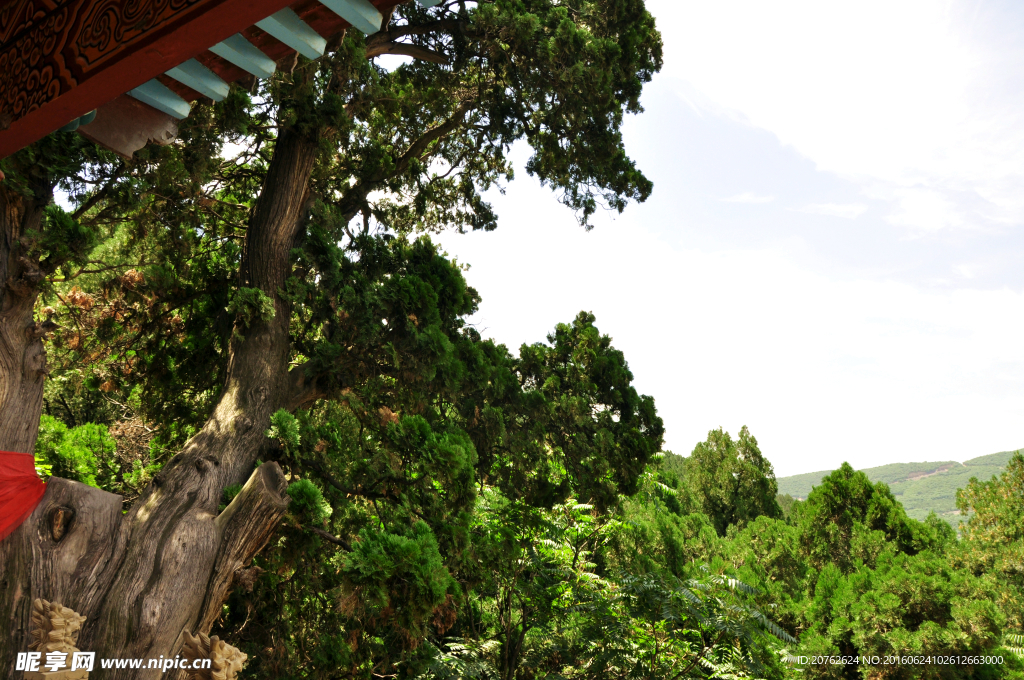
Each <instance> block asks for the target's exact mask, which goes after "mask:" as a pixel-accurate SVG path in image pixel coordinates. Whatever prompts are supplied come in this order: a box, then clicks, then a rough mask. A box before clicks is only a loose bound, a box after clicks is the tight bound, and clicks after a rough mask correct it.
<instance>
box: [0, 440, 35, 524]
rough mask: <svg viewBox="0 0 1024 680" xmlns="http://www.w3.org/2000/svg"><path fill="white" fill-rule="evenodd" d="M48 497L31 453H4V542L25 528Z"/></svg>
mask: <svg viewBox="0 0 1024 680" xmlns="http://www.w3.org/2000/svg"><path fill="white" fill-rule="evenodd" d="M44 493H46V482H44V481H43V480H41V479H40V478H39V475H38V474H36V458H35V456H33V455H32V454H31V453H14V452H11V451H0V541H2V540H4V539H5V538H7V536H8V535H9V534H10V533H11V532H12V531H14V530H15V529H17V528H18V527H19V526H21V523H22V522H24V521H25V520H26V519H28V516H29V515H31V514H32V511H33V510H35V509H36V506H37V505H39V501H41V500H42V499H43V494H44Z"/></svg>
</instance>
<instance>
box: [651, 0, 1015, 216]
mask: <svg viewBox="0 0 1024 680" xmlns="http://www.w3.org/2000/svg"><path fill="white" fill-rule="evenodd" d="M1014 5H1015V3H1004V4H1001V5H1000V4H994V3H987V4H984V3H980V2H977V1H976V0H948V1H946V2H934V0H904V1H902V2H898V3H894V2H891V1H889V0H865V1H864V2H858V3H822V2H818V1H817V0H789V1H783V2H773V3H764V2H760V1H759V0H725V1H723V2H715V3H709V2H701V1H699V0H651V1H650V2H649V7H650V8H651V10H652V11H653V12H654V14H655V16H656V18H657V19H658V22H659V26H660V27H661V28H662V30H663V31H665V32H666V37H667V39H666V66H665V72H666V73H667V74H668V75H670V76H674V77H677V78H681V79H683V80H685V81H688V83H690V84H692V86H693V88H694V89H695V90H696V91H698V92H700V93H701V94H702V95H703V96H704V97H706V98H707V99H710V100H711V101H713V102H715V103H716V105H717V106H719V107H722V108H725V109H728V110H732V111H734V112H736V116H735V117H737V118H741V119H745V120H747V121H749V122H750V124H752V125H754V126H757V127H760V128H764V129H767V130H770V131H771V132H773V133H775V134H776V135H777V136H778V137H779V139H780V140H781V141H782V142H783V143H784V144H787V145H791V146H793V147H794V148H795V149H796V150H797V151H799V152H800V153H801V154H803V155H805V156H806V157H808V158H810V159H811V160H813V161H814V162H815V163H816V165H817V166H818V168H819V169H821V170H827V171H831V172H835V173H839V174H841V175H843V176H847V177H852V178H860V179H861V180H863V181H864V182H865V184H870V183H882V184H885V185H887V186H888V187H889V188H890V190H891V195H890V197H889V199H888V200H890V201H891V202H892V204H893V219H892V222H893V224H896V225H900V226H904V227H907V228H909V229H910V230H911V231H919V232H930V231H935V230H937V229H959V228H978V226H979V224H982V225H983V224H988V225H990V226H993V227H1005V226H1006V225H1010V224H1020V223H1022V222H1024V192H1022V191H1021V186H1022V184H1024V49H1021V48H1020V47H1019V44H1020V41H1019V35H1017V32H1018V27H1019V26H1020V23H1021V22H1020V20H1019V16H1017V17H1016V18H1014V17H1010V18H1009V19H1008V18H1007V17H1006V16H1004V14H1005V13H1006V12H1008V11H1013V12H1017V13H1018V14H1019V12H1020V7H1019V6H1017V7H1014ZM1008 7H1009V8H1010V9H1007V8H1008ZM693 100H694V101H697V100H698V98H693ZM895 189H907V190H908V191H907V192H905V193H898V192H895V191H892V190H895ZM921 192H932V193H933V194H937V195H939V196H941V197H943V198H944V199H945V200H946V201H947V202H948V204H949V208H950V210H948V211H947V212H946V214H937V213H936V212H935V211H934V210H933V209H932V208H923V207H922V205H921V202H922V200H930V201H931V204H932V206H933V207H934V206H935V205H937V204H938V202H937V201H935V200H934V199H922V195H921Z"/></svg>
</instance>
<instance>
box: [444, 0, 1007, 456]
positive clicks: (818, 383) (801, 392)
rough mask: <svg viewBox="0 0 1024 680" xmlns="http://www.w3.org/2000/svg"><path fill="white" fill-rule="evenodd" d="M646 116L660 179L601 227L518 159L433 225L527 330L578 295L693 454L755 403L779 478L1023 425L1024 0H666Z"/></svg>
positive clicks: (986, 447)
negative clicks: (487, 214) (470, 205)
mask: <svg viewBox="0 0 1024 680" xmlns="http://www.w3.org/2000/svg"><path fill="white" fill-rule="evenodd" d="M647 4H648V7H649V8H650V10H651V12H652V13H653V14H654V15H655V17H656V19H657V21H658V26H659V28H660V29H661V31H662V34H663V36H664V41H665V66H664V68H663V70H662V72H661V73H660V74H658V75H657V76H656V77H655V79H654V80H653V82H652V83H650V84H649V85H648V86H647V87H646V89H645V92H644V96H643V104H644V107H645V109H646V110H645V112H644V113H642V114H640V115H639V116H635V117H631V118H630V119H629V120H628V122H627V124H626V127H625V130H624V135H625V145H626V149H627V152H628V153H629V155H630V156H631V157H632V158H634V159H635V160H636V162H637V164H638V166H639V167H640V168H641V169H642V170H643V171H644V172H645V174H646V175H647V176H648V177H649V178H651V179H652V180H653V182H654V193H653V195H652V196H651V198H650V199H648V201H647V202H646V203H644V204H631V205H630V206H629V207H628V208H627V209H626V211H625V212H624V213H623V214H622V215H617V214H601V215H599V216H598V218H597V220H596V221H595V224H596V226H595V228H594V229H593V230H592V231H590V232H585V231H584V230H582V229H581V228H580V227H579V226H578V224H577V223H576V221H575V218H574V216H573V214H572V213H571V212H570V211H569V210H568V209H566V208H565V207H564V206H562V205H561V204H559V203H558V202H557V197H556V196H554V195H553V194H552V193H551V191H550V190H549V189H547V188H545V187H542V186H540V185H539V184H538V182H537V181H536V180H535V178H532V177H530V176H529V175H528V174H527V173H526V172H525V171H524V170H523V169H522V166H523V165H524V164H525V160H526V159H527V158H528V156H529V149H528V148H525V147H517V148H516V149H515V153H514V157H515V159H516V160H517V162H518V164H519V166H520V171H519V172H518V173H517V176H516V179H515V180H514V181H513V182H511V183H509V184H508V185H507V186H506V191H505V193H504V194H500V193H498V192H491V193H490V194H489V195H488V196H489V199H490V200H491V202H492V204H493V205H494V207H495V209H496V211H497V213H498V215H499V220H500V221H499V228H498V229H497V230H496V231H494V232H491V233H471V234H466V235H459V234H454V233H445V234H442V235H440V236H439V237H437V238H435V240H437V241H440V242H441V244H442V245H443V247H444V249H445V250H446V251H447V252H448V253H449V254H450V255H451V256H453V257H456V258H457V259H458V261H459V262H464V263H468V264H469V265H470V269H469V271H468V272H467V273H466V277H467V278H468V280H469V282H470V284H471V285H473V286H474V287H476V288H477V290H478V291H479V292H480V293H481V295H482V297H483V302H482V304H481V309H480V311H479V312H478V313H477V314H476V315H475V316H474V318H473V319H472V322H473V323H474V324H476V326H477V327H478V328H479V329H480V330H481V332H482V333H483V334H484V335H485V336H488V337H493V338H495V339H496V340H498V341H499V342H502V343H504V344H506V345H508V346H509V347H510V348H512V349H517V348H518V347H519V346H520V345H521V344H522V343H533V342H541V341H544V339H545V336H546V335H547V334H548V333H550V332H551V331H552V330H553V329H554V327H555V325H556V324H557V323H561V322H569V321H571V320H572V319H573V318H574V317H575V315H576V314H577V313H578V312H579V311H580V310H587V311H592V312H593V313H594V314H595V315H596V317H597V326H598V328H600V330H601V331H602V332H603V333H606V334H608V335H610V336H611V337H612V339H613V344H614V345H615V346H616V347H618V348H619V349H621V350H622V351H623V352H624V353H625V356H626V359H627V361H628V362H629V365H630V368H631V370H632V372H633V374H634V377H635V381H634V382H635V385H636V387H637V389H638V390H639V391H640V392H642V393H644V394H649V395H652V396H653V397H654V398H655V402H656V404H657V407H658V411H659V413H660V415H661V416H662V418H663V419H664V421H665V426H666V438H665V439H666V441H665V449H666V450H671V451H673V452H675V453H679V454H682V455H687V454H689V452H690V451H691V450H692V449H693V447H694V445H695V444H696V443H697V442H699V441H702V440H704V439H705V438H706V436H707V433H708V431H709V430H712V429H716V428H718V427H722V428H725V429H726V430H727V431H729V432H731V433H733V434H735V433H736V432H737V431H738V430H739V429H740V427H742V426H743V425H747V426H748V427H749V428H750V431H751V433H752V434H753V435H754V436H755V437H756V438H757V440H758V442H759V444H760V448H761V451H762V453H763V454H764V455H765V456H766V457H767V458H768V459H769V460H770V461H771V462H772V463H773V465H774V467H775V471H776V474H777V475H779V476H785V475H791V474H798V473H802V472H810V471H816V470H823V469H830V468H834V467H837V466H838V465H839V464H841V463H842V462H843V461H848V462H850V463H851V464H852V465H853V466H854V467H858V468H864V467H872V466H875V465H883V464H886V463H892V462H910V461H924V460H933V461H941V460H960V461H963V460H966V459H969V458H973V457H975V456H980V455H984V454H988V453H993V452H996V451H1004V450H1009V449H1016V448H1019V447H1022V446H1024V266H1022V262H1024V228H1022V226H1024V124H1022V123H1024V121H1022V120H1021V117H1022V115H1024V6H1021V5H1020V4H1019V3H1012V2H981V1H978V0H971V1H964V2H957V1H955V2H942V1H940V0H929V1H927V2H915V1H909V0H908V1H904V0H900V1H895V0H887V1H885V2H875V1H874V0H861V1H860V2H857V3H823V2H820V1H814V2H785V1H780V2H773V3H764V2H757V1H752V2H740V1H734V0H721V1H719V2H714V3H709V2H691V1H689V0H648V3H647Z"/></svg>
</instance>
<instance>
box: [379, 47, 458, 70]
mask: <svg viewBox="0 0 1024 680" xmlns="http://www.w3.org/2000/svg"><path fill="white" fill-rule="evenodd" d="M382 54H397V55H401V56H404V57H412V58H413V59H420V60H422V61H431V62H434V63H435V64H441V65H443V66H448V64H450V63H451V62H449V60H448V57H447V56H446V55H444V54H441V53H440V52H435V51H434V50H428V49H427V48H426V47H419V46H418V45H410V44H408V43H399V42H389V43H382V44H379V45H374V46H373V47H368V48H367V49H366V58H367V59H373V58H374V57H379V56H380V55H382Z"/></svg>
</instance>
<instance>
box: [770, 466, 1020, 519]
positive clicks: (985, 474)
mask: <svg viewBox="0 0 1024 680" xmlns="http://www.w3.org/2000/svg"><path fill="white" fill-rule="evenodd" d="M1013 453H1014V452H1013V451H1004V452H1002V453H993V454H990V455H988V456H980V457H978V458H972V459H971V460H968V461H964V462H963V463H958V462H956V461H952V460H951V461H943V462H938V463H891V464H889V465H882V466H879V467H873V468H864V469H863V470H861V472H863V473H864V474H866V475H867V476H868V479H870V480H871V481H872V482H884V483H885V484H888V485H889V490H890V491H891V492H892V495H893V497H895V498H896V499H897V500H899V502H900V503H901V504H902V505H903V507H904V509H905V510H906V512H907V515H908V516H910V517H912V518H913V519H916V520H922V521H923V520H924V519H926V518H927V517H928V514H929V513H930V512H935V513H936V514H938V515H939V516H940V517H942V518H943V519H944V520H946V521H947V522H948V523H949V524H951V525H952V526H954V527H955V526H956V525H957V524H958V523H959V521H960V513H959V512H958V511H957V504H956V492H957V489H960V488H963V487H966V486H967V484H968V482H970V480H971V478H972V477H978V478H980V479H987V478H989V477H991V476H992V475H998V474H999V473H1000V472H1002V471H1003V470H1004V469H1005V467H1006V464H1007V462H1008V461H1009V460H1010V458H1012V457H1013ZM831 472H833V471H832V470H826V471H823V472H809V473H806V474H802V475H793V476H791V477H780V478H779V480H778V483H779V491H780V493H783V494H789V495H791V496H793V497H794V498H807V495H808V494H810V492H811V489H812V488H813V487H814V486H815V485H817V484H819V483H821V480H822V479H823V478H825V477H826V476H828V475H829V474H831Z"/></svg>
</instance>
